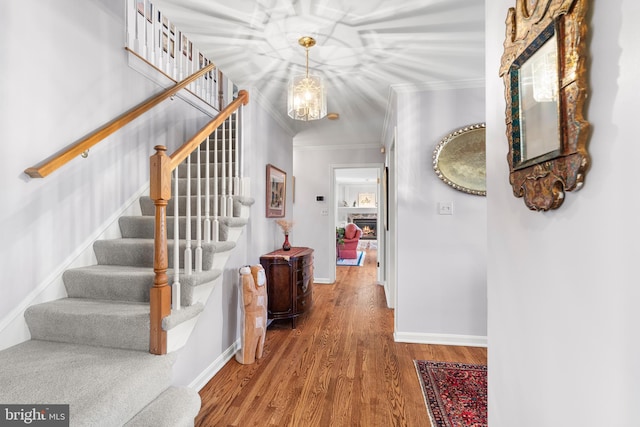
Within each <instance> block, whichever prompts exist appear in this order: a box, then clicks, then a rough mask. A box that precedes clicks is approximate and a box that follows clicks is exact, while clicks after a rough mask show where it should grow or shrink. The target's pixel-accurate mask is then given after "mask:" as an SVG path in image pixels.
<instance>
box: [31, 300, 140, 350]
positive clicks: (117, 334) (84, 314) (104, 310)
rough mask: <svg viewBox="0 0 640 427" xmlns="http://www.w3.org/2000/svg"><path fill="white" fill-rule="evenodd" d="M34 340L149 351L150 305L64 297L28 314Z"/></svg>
mask: <svg viewBox="0 0 640 427" xmlns="http://www.w3.org/2000/svg"><path fill="white" fill-rule="evenodd" d="M24 317H25V320H26V321H27V325H28V326H29V331H30V332H31V338H32V339H37V340H43V341H56V342H66V343H74V344H86V345H93V346H101V347H113V348H122V349H129V350H141V351H148V350H149V304H148V303H135V302H121V301H104V300H92V299H83V298H62V299H58V300H55V301H49V302H45V303H42V304H37V305H32V306H30V307H29V308H27V310H26V311H25V313H24Z"/></svg>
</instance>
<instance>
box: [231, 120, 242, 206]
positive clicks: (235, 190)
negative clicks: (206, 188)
mask: <svg viewBox="0 0 640 427" xmlns="http://www.w3.org/2000/svg"><path fill="white" fill-rule="evenodd" d="M239 112H240V110H237V111H236V112H235V113H234V115H235V118H236V137H235V138H234V141H235V143H236V149H235V150H234V151H233V154H234V156H235V159H236V162H235V177H234V178H233V194H234V195H236V196H240V195H242V191H240V177H241V175H240V150H241V149H242V146H241V145H240V141H241V139H240V114H239Z"/></svg>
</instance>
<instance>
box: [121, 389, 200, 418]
mask: <svg viewBox="0 0 640 427" xmlns="http://www.w3.org/2000/svg"><path fill="white" fill-rule="evenodd" d="M200 406H201V399H200V395H199V394H198V392H197V391H195V390H193V389H191V388H188V387H169V388H168V389H167V390H165V391H164V392H163V393H162V394H161V395H160V396H158V398H157V399H155V400H154V401H153V402H151V403H150V404H149V405H147V406H146V407H145V408H144V409H143V410H142V411H140V412H139V413H138V414H136V416H135V417H133V419H131V421H129V422H128V423H126V424H125V425H124V427H150V426H153V427H189V426H193V424H194V419H195V417H196V416H197V415H198V412H199V411H200Z"/></svg>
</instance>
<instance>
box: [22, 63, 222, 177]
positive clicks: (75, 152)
mask: <svg viewBox="0 0 640 427" xmlns="http://www.w3.org/2000/svg"><path fill="white" fill-rule="evenodd" d="M214 69H215V65H214V64H209V65H208V66H207V67H204V68H202V69H201V70H198V71H196V72H195V73H193V74H192V75H190V76H189V77H187V78H186V79H184V80H182V81H181V82H179V83H176V84H175V85H173V86H172V87H170V88H168V89H165V90H163V91H162V92H161V93H159V94H157V95H155V96H153V97H151V98H149V99H147V100H146V101H143V102H141V103H140V104H138V105H136V106H135V107H133V108H131V109H130V110H128V111H126V112H125V113H123V114H121V115H120V116H118V117H116V118H115V119H113V120H111V121H110V122H108V123H106V124H105V125H103V126H101V127H99V128H98V129H96V130H95V131H93V132H92V133H90V134H89V135H88V136H85V137H84V138H82V139H81V140H79V141H77V142H75V143H73V144H71V145H70V146H68V147H67V148H65V149H63V150H62V151H60V152H58V153H56V154H54V155H53V156H51V157H49V158H47V159H45V160H43V161H42V162H40V163H39V164H37V165H35V166H32V167H30V168H27V169H26V170H25V171H24V173H26V174H27V175H29V176H30V177H31V178H44V177H45V176H47V175H49V174H50V173H52V172H53V171H55V170H57V169H58V168H60V167H62V166H64V165H65V164H67V163H68V162H69V161H71V160H72V159H74V158H76V157H78V156H80V155H82V154H83V153H85V152H86V151H87V150H89V149H90V148H91V147H93V146H94V145H96V144H97V143H99V142H100V141H102V140H103V139H105V138H106V137H108V136H109V135H111V134H113V133H114V132H116V131H117V130H119V129H121V128H123V127H124V126H125V125H127V124H128V123H130V122H132V121H133V120H135V119H136V118H138V117H140V116H141V115H143V114H144V113H146V112H147V111H149V110H151V109H152V108H153V107H155V106H156V105H158V104H160V103H161V102H162V101H164V100H166V99H167V98H170V97H172V96H174V95H175V94H176V93H178V92H179V91H180V90H182V89H184V88H185V87H187V86H189V85H190V84H191V83H193V82H196V81H197V80H198V79H200V78H203V77H204V76H205V75H206V74H208V73H209V72H210V71H212V70H214Z"/></svg>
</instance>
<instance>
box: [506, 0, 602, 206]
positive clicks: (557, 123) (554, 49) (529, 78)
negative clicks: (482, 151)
mask: <svg viewBox="0 0 640 427" xmlns="http://www.w3.org/2000/svg"><path fill="white" fill-rule="evenodd" d="M588 1H589V0H516V7H515V8H510V9H509V12H508V13H507V20H506V35H505V41H504V53H503V55H502V61H501V64H500V77H502V78H503V81H504V87H505V100H506V104H507V106H506V111H505V113H506V114H505V115H506V119H505V121H506V127H507V129H506V133H507V139H508V141H509V154H508V156H507V161H508V163H509V170H510V174H509V181H510V183H511V186H512V188H513V194H514V195H515V196H516V197H523V198H524V202H525V204H526V206H527V207H528V208H529V209H531V210H535V211H547V210H549V209H557V208H559V207H560V206H561V205H562V202H563V201H564V197H565V191H574V190H575V191H577V190H579V189H580V188H581V187H582V185H583V183H584V177H585V174H586V172H587V170H588V168H589V164H590V158H589V153H588V152H587V141H588V137H589V122H588V121H587V120H586V119H585V118H584V109H585V102H586V99H587V89H588V88H587V78H586V61H587V57H586V34H587V30H588V28H587V23H586V21H585V16H586V11H587V3H588ZM536 92H537V94H536ZM527 125H529V126H528V127H527Z"/></svg>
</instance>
